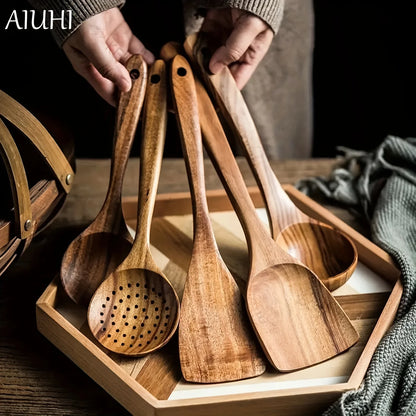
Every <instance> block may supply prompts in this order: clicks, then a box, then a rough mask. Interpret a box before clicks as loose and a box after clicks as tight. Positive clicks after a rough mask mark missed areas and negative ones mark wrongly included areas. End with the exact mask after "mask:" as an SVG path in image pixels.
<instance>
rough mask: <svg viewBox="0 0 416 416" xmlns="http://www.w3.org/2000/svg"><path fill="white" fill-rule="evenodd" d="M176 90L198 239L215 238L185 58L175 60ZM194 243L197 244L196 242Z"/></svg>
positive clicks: (193, 94) (192, 88) (190, 76)
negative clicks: (202, 237)
mask: <svg viewBox="0 0 416 416" xmlns="http://www.w3.org/2000/svg"><path fill="white" fill-rule="evenodd" d="M172 90H173V94H172V95H173V97H172V98H173V104H174V107H175V112H176V119H177V122H178V126H179V131H180V135H181V139H182V149H183V153H184V158H185V163H186V168H187V173H188V178H189V187H190V191H191V196H192V200H193V212H194V218H195V219H196V220H195V221H194V237H195V236H196V235H200V233H201V232H203V233H206V237H207V239H208V236H209V235H211V226H210V224H211V222H210V220H209V211H208V203H207V200H206V189H205V176H204V162H203V151H202V137H201V128H200V124H199V114H198V103H197V96H196V91H195V83H194V77H193V74H192V70H191V67H190V65H189V63H188V61H187V60H186V59H185V58H184V57H183V56H181V55H177V56H175V57H174V58H173V60H172ZM194 240H196V239H195V238H194Z"/></svg>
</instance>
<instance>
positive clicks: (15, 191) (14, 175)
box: [0, 119, 35, 240]
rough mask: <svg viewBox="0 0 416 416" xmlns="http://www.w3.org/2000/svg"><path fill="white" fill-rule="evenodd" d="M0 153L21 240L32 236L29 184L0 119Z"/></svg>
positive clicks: (33, 225) (33, 226)
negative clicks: (10, 190) (9, 186)
mask: <svg viewBox="0 0 416 416" xmlns="http://www.w3.org/2000/svg"><path fill="white" fill-rule="evenodd" d="M0 155H1V157H2V158H3V161H4V164H5V166H6V170H7V175H8V177H9V181H10V184H11V189H12V196H13V205H14V215H15V224H16V234H17V237H19V238H20V239H21V240H24V239H27V238H28V237H30V236H32V234H33V232H34V230H35V224H33V219H32V205H31V201H30V193H29V184H28V181H27V176H26V171H25V167H24V165H23V161H22V158H21V156H20V153H19V149H18V148H17V146H16V143H15V142H14V140H13V137H12V135H11V134H10V132H9V129H8V128H7V127H6V125H5V124H4V122H3V121H2V120H1V119H0Z"/></svg>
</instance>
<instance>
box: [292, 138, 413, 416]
mask: <svg viewBox="0 0 416 416" xmlns="http://www.w3.org/2000/svg"><path fill="white" fill-rule="evenodd" d="M342 150H343V151H344V159H343V160H344V164H343V166H341V167H340V168H337V169H335V170H334V172H333V174H332V175H331V177H330V178H312V179H306V180H303V181H301V182H300V183H299V184H298V187H299V189H301V190H303V191H305V192H306V193H309V194H313V193H314V192H319V193H321V194H324V195H326V196H327V197H329V198H331V199H332V200H334V201H337V202H339V203H341V204H343V205H344V206H345V205H346V206H349V207H351V208H353V209H355V210H357V211H360V212H361V213H365V215H366V216H367V218H368V220H369V222H370V226H371V239H372V240H373V241H374V242H375V243H376V244H377V245H379V246H380V247H382V248H383V249H384V250H386V251H387V252H388V253H389V254H390V255H391V256H392V257H393V259H394V260H395V261H396V262H397V265H398V267H399V268H400V270H401V272H402V280H403V286H404V292H403V296H402V299H401V302H400V305H399V310H398V313H397V315H396V318H395V322H394V324H393V326H392V328H391V329H390V330H389V332H388V333H387V334H386V335H385V336H384V337H383V339H382V341H381V342H380V344H379V346H378V347H377V349H376V352H375V354H374V356H373V358H372V360H371V363H370V366H369V368H368V371H367V374H366V377H365V379H364V381H363V383H362V385H361V386H360V388H359V389H357V390H354V391H350V392H347V393H344V395H343V396H342V397H341V398H340V400H338V401H337V402H336V403H334V404H333V405H332V406H331V407H330V408H329V409H328V410H327V411H326V412H325V413H324V415H325V416H336V415H347V416H353V415H354V416H361V415H374V416H387V415H389V416H390V415H395V416H396V415H406V416H410V415H416V139H415V138H408V139H401V138H398V137H393V136H389V137H387V138H386V139H385V140H384V141H383V142H382V144H381V145H380V146H379V147H378V148H377V149H375V150H374V151H373V152H370V153H364V152H357V151H351V150H348V149H342Z"/></svg>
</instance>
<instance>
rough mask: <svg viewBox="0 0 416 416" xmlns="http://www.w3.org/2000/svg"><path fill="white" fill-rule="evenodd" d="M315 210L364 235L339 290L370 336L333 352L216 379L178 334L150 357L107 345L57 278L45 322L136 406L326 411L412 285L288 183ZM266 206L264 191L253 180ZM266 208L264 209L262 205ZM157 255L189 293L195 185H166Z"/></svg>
mask: <svg viewBox="0 0 416 416" xmlns="http://www.w3.org/2000/svg"><path fill="white" fill-rule="evenodd" d="M285 189H286V191H287V192H288V193H289V195H290V197H291V198H292V199H293V201H294V202H295V203H296V204H297V205H298V206H299V207H300V208H302V209H303V210H304V211H305V212H306V213H307V214H309V215H311V216H314V217H316V218H318V219H320V220H323V221H326V222H327V223H330V224H332V225H334V226H335V227H338V228H339V229H341V230H342V231H344V232H345V233H347V234H348V235H349V236H350V237H351V238H352V239H353V241H354V242H355V244H356V245H357V249H358V253H359V264H358V267H357V271H356V272H354V274H353V276H352V277H351V279H350V280H349V281H348V282H347V284H345V285H344V286H343V287H341V288H339V289H337V290H336V291H335V292H334V295H335V296H336V298H337V300H338V301H339V302H340V303H341V305H342V306H343V307H344V309H345V311H346V312H347V314H348V316H349V317H350V318H351V320H352V322H353V324H354V326H355V327H356V328H357V330H358V332H359V333H360V341H359V342H358V344H356V345H355V346H354V347H353V348H351V349H350V350H349V351H347V352H346V353H343V354H341V355H339V356H337V357H335V358H333V359H331V360H329V361H327V362H324V363H321V364H319V365H316V366H313V367H311V368H307V369H304V370H300V371H296V372H293V373H286V374H283V373H280V374H279V373H278V372H276V371H275V370H273V369H272V368H268V370H267V372H266V373H265V374H264V375H262V376H260V377H257V378H253V379H249V380H242V381H237V382H229V383H219V384H212V385H205V384H193V383H187V382H185V381H184V380H183V379H182V378H181V372H180V365H179V359H178V351H177V349H178V347H177V339H175V338H174V339H173V340H172V341H171V342H170V343H169V344H168V345H167V346H165V347H164V348H162V349H161V350H160V351H159V352H157V353H154V354H151V355H149V356H147V357H143V358H125V357H121V356H118V355H116V354H114V353H109V352H107V351H105V350H104V349H103V348H102V347H101V346H100V345H99V344H97V342H96V341H95V338H94V337H93V336H92V335H91V333H90V330H89V328H88V324H87V322H86V309H85V308H82V307H80V306H78V305H75V304H74V303H73V302H71V301H70V300H69V298H68V297H67V296H66V294H65V293H64V291H63V289H62V287H61V285H60V283H59V279H58V278H56V279H55V280H54V281H53V282H52V283H51V284H50V285H49V286H48V287H47V289H46V290H45V292H44V293H43V295H42V296H41V297H40V299H39V300H38V302H37V308H36V312H37V325H38V329H39V331H40V332H41V333H42V334H44V335H45V336H46V337H47V338H48V339H49V340H50V341H51V342H52V343H53V344H55V345H56V347H57V348H59V349H60V350H61V351H62V352H63V353H65V354H66V355H67V356H68V357H69V358H70V359H71V360H73V361H74V363H75V364H77V365H78V366H79V367H80V368H81V369H82V370H84V371H85V372H86V373H87V374H88V375H89V376H90V377H91V378H92V379H94V380H95V381H96V382H97V383H98V384H99V385H100V386H102V387H103V388H104V389H105V390H106V391H107V392H108V393H109V394H110V395H111V396H113V397H114V398H115V399H116V400H117V401H119V402H120V403H121V404H122V405H123V406H124V407H125V408H126V409H127V410H128V411H129V412H131V413H132V414H133V415H139V416H148V415H149V416H150V415H163V416H188V415H189V416H191V415H192V416H195V415H197V416H203V415H214V414H218V415H222V416H231V415H232V416H234V415H237V414H238V415H241V416H245V415H256V416H257V415H270V416H271V415H273V416H275V415H279V416H293V415H308V416H311V415H318V414H320V413H321V412H322V411H323V410H325V409H326V408H327V407H328V406H329V405H330V404H331V403H332V402H334V401H335V400H336V399H338V398H339V397H340V395H341V394H342V393H343V392H345V391H348V390H351V389H356V388H358V386H359V385H360V383H361V381H362V380H363V377H364V375H365V372H366V370H367V367H368V365H369V362H370V360H371V357H372V355H373V353H374V350H375V348H376V347H377V345H378V343H379V341H380V339H381V337H382V336H383V334H384V333H385V332H386V330H387V329H388V328H389V326H390V325H391V323H392V321H393V319H394V316H395V313H396V310H397V307H398V304H399V301H400V297H401V293H402V286H401V283H400V280H399V277H400V273H399V271H398V270H397V268H396V267H395V266H394V265H393V263H392V261H391V260H390V258H389V256H388V255H387V253H385V252H384V251H383V250H381V249H380V248H379V247H377V246H375V245H374V244H373V243H371V242H370V241H368V240H367V239H365V238H364V237H363V236H361V235H360V234H358V233H357V232H356V231H354V230H353V229H351V228H350V227H349V226H347V225H346V224H345V223H343V222H342V221H340V220H339V219H338V218H337V217H335V216H334V215H333V214H331V213H330V212H329V211H327V210H326V209H324V208H322V207H321V206H320V205H318V204H317V203H316V202H314V201H312V200H311V199H309V198H308V197H306V196H305V195H303V194H301V193H300V192H298V191H297V190H295V189H294V188H293V187H285ZM250 192H251V195H252V197H253V200H254V201H255V204H256V206H257V207H261V206H262V203H263V202H262V199H261V196H260V193H259V191H258V189H257V188H252V189H250ZM208 202H209V207H210V212H211V215H212V219H213V224H214V230H215V234H216V238H217V241H218V245H219V249H220V251H221V254H222V256H223V258H224V260H225V262H226V263H227V265H228V267H229V268H230V270H231V271H232V273H233V274H234V275H235V276H236V279H237V280H240V283H241V281H244V277H245V273H246V270H247V247H246V243H245V240H244V235H243V231H242V229H241V227H240V224H239V222H238V219H237V217H236V215H235V213H234V211H233V210H232V208H231V204H230V202H229V200H228V198H227V196H226V194H225V193H224V192H223V191H222V190H221V191H209V192H208ZM123 207H124V214H125V218H126V220H127V222H128V223H129V225H131V226H132V227H133V228H134V227H135V218H136V213H137V199H136V198H125V199H124V200H123ZM259 213H260V214H261V215H263V214H264V218H266V215H265V212H264V209H263V210H261V209H260V210H259ZM151 240H152V245H153V247H152V248H153V250H154V256H155V259H156V261H157V263H158V264H159V266H160V267H161V268H162V269H163V270H164V272H165V274H166V276H167V277H168V278H169V279H170V280H171V282H172V284H173V285H174V286H175V288H176V290H177V291H178V293H179V294H181V293H182V289H183V284H184V279H185V276H186V270H187V266H188V262H189V258H190V252H191V248H192V216H191V202H190V196H189V194H187V193H180V194H165V195H159V196H158V199H157V202H156V207H155V215H154V220H153V226H152V237H151Z"/></svg>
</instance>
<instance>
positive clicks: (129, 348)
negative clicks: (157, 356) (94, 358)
mask: <svg viewBox="0 0 416 416" xmlns="http://www.w3.org/2000/svg"><path fill="white" fill-rule="evenodd" d="M149 273H150V272H146V273H140V274H139V276H140V277H141V278H140V279H138V278H137V276H135V275H137V273H127V274H128V275H129V276H127V278H126V276H125V275H126V273H125V272H122V274H123V278H121V276H119V275H120V273H117V278H116V279H115V280H116V281H117V283H118V284H114V285H112V287H110V288H108V287H107V288H106V290H100V292H101V293H102V294H103V295H102V296H95V297H94V299H93V302H92V303H91V305H90V314H89V316H90V319H89V320H90V328H92V332H93V334H94V336H95V337H96V338H97V339H98V340H99V341H100V343H101V344H102V345H103V346H104V347H106V348H107V349H109V350H111V351H114V352H117V353H120V354H125V355H132V356H138V355H144V354H147V353H149V352H151V351H153V350H155V349H156V348H158V347H160V346H161V345H164V344H165V343H166V342H167V341H168V340H169V338H170V337H171V333H172V330H173V329H175V328H174V327H175V326H176V321H177V312H178V311H177V310H176V305H175V304H172V303H171V302H170V300H169V296H167V293H166V289H167V288H166V285H168V283H167V282H164V281H162V279H160V278H159V279H154V278H149ZM135 277H136V278H135ZM103 284H104V283H103ZM168 293H169V292H168ZM92 312H93V313H92ZM92 320H93V321H94V322H93V323H92V322H91V321H92Z"/></svg>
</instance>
